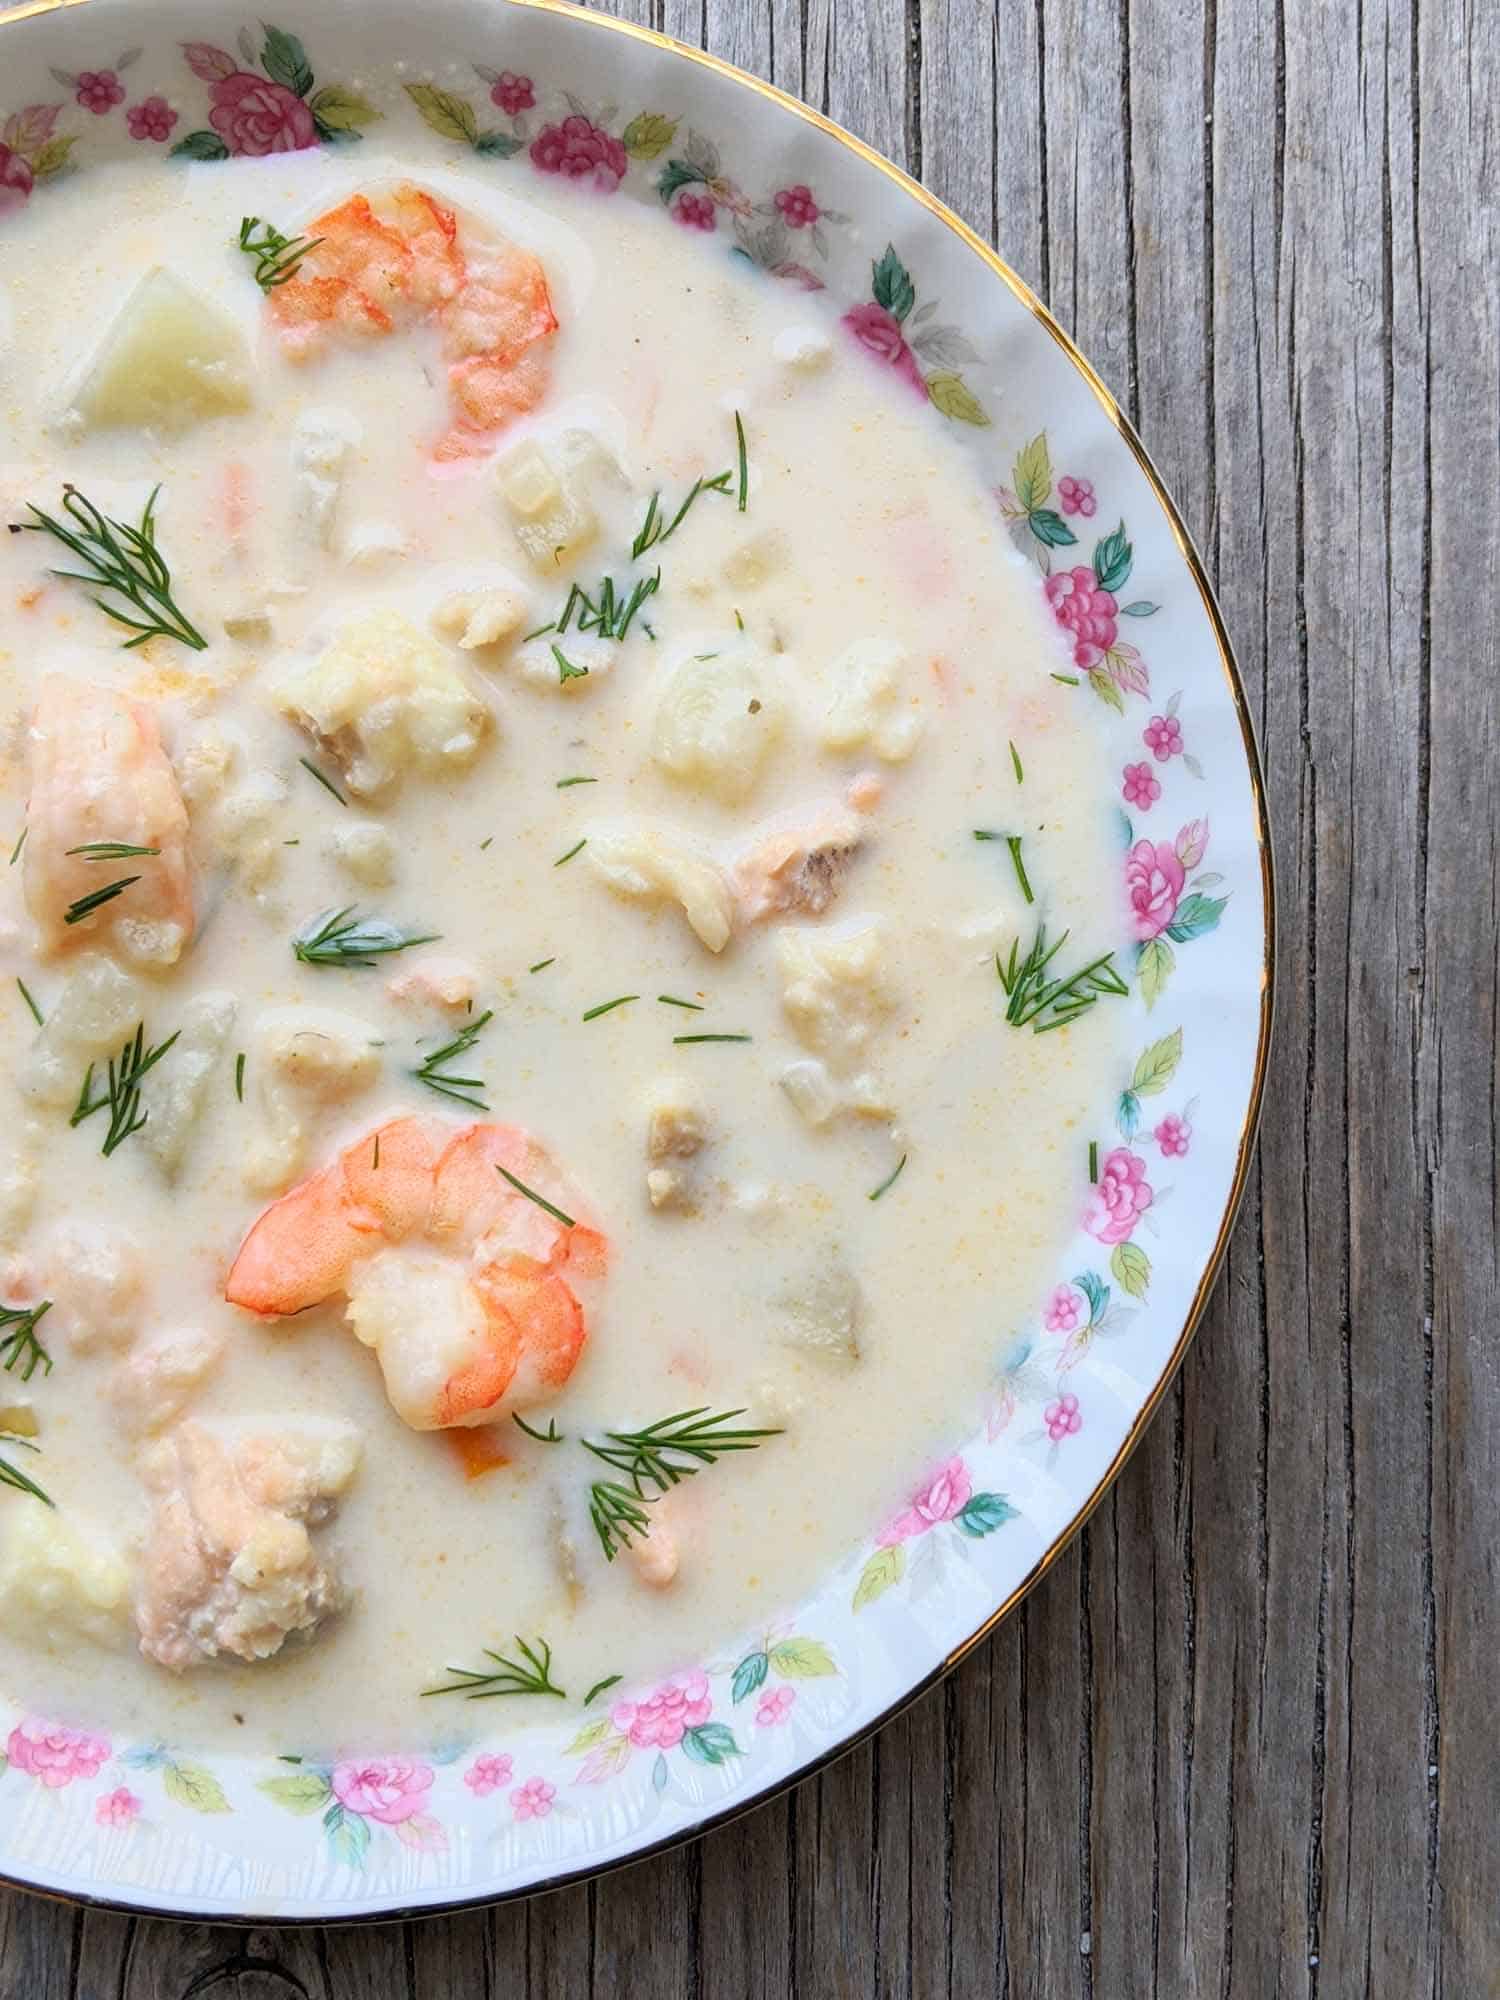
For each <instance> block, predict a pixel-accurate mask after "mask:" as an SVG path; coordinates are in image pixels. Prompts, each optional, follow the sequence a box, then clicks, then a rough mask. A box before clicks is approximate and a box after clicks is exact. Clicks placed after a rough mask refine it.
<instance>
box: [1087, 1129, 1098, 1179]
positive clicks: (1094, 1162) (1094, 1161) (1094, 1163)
mask: <svg viewBox="0 0 1500 2000" xmlns="http://www.w3.org/2000/svg"><path fill="white" fill-rule="evenodd" d="M1098 1180H1099V1141H1098V1140H1097V1139H1090V1140H1089V1185H1090V1187H1094V1186H1097V1185H1098Z"/></svg>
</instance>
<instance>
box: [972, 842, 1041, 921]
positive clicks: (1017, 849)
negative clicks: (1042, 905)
mask: <svg viewBox="0 0 1500 2000" xmlns="http://www.w3.org/2000/svg"><path fill="white" fill-rule="evenodd" d="M974 838H975V839H976V840H1003V841H1004V842H1005V844H1006V846H1007V847H1008V848H1009V849H1010V858H1011V865H1012V866H1013V867H1014V869H1015V871H1016V880H1017V881H1018V882H1019V883H1020V885H1021V894H1022V895H1023V896H1024V897H1025V898H1026V900H1027V902H1028V903H1034V902H1035V901H1036V897H1035V896H1033V895H1032V893H1031V884H1030V882H1028V881H1027V879H1026V864H1025V862H1024V861H1022V859H1021V836H1020V834H1018V833H995V832H993V831H992V830H991V829H990V828H989V827H987V826H976V827H975V829H974Z"/></svg>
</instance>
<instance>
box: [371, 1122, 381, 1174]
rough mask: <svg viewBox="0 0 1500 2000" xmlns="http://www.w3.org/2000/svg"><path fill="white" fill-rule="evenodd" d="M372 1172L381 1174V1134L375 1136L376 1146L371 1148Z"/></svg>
mask: <svg viewBox="0 0 1500 2000" xmlns="http://www.w3.org/2000/svg"><path fill="white" fill-rule="evenodd" d="M370 1172H371V1173H372V1174H378V1173H379V1172H380V1134H379V1133H378V1132H377V1133H376V1134H375V1144H374V1145H373V1146H372V1147H371V1148H370Z"/></svg>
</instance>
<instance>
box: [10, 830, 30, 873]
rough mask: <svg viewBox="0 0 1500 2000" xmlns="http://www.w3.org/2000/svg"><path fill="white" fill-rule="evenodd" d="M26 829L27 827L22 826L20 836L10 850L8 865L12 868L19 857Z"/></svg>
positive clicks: (24, 842) (24, 840)
mask: <svg viewBox="0 0 1500 2000" xmlns="http://www.w3.org/2000/svg"><path fill="white" fill-rule="evenodd" d="M28 831H29V829H28V828H26V827H24V826H23V827H22V828H21V837H20V839H19V840H18V841H17V842H16V844H15V846H14V847H13V848H12V849H11V850H10V865H11V867H12V868H14V867H15V865H16V863H17V862H18V861H19V860H20V858H21V849H22V848H23V847H24V846H25V845H26V835H27V832H28Z"/></svg>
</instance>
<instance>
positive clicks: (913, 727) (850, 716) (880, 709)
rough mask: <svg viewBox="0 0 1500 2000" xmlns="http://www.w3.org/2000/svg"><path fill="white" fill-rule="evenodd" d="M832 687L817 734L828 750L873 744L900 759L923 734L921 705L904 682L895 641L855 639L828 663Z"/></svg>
mask: <svg viewBox="0 0 1500 2000" xmlns="http://www.w3.org/2000/svg"><path fill="white" fill-rule="evenodd" d="M828 671H829V678H830V680H831V682H832V693H831V695H830V698H829V702H828V707H827V710H826V712H825V714H824V716H823V723H822V730H821V734H822V739H823V743H824V745H825V746H826V747H827V748H828V749H830V750H865V749H869V750H873V751H874V753H875V755H876V756H877V757H880V758H882V759H884V761H885V762H886V763H888V764H900V763H903V762H904V761H905V760H906V759H907V758H908V757H909V756H910V755H911V753H912V751H913V750H915V749H916V747H917V743H918V740H919V739H920V737H921V734H922V711H921V709H920V708H919V706H918V705H917V702H916V699H915V697H914V696H912V695H911V694H910V692H909V691H907V690H906V688H905V685H904V684H905V683H906V682H907V681H908V679H909V669H908V663H907V659H906V656H905V654H904V653H903V652H902V651H901V649H900V647H899V646H893V645H891V644H890V643H889V642H888V641H887V640H884V639H858V640H856V641H855V643H854V644H853V645H852V646H850V647H848V648H847V650H846V651H844V652H842V653H841V654H840V655H839V657H838V658H837V659H836V660H835V661H834V662H833V664H832V666H831V667H830V668H829V670H828Z"/></svg>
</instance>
